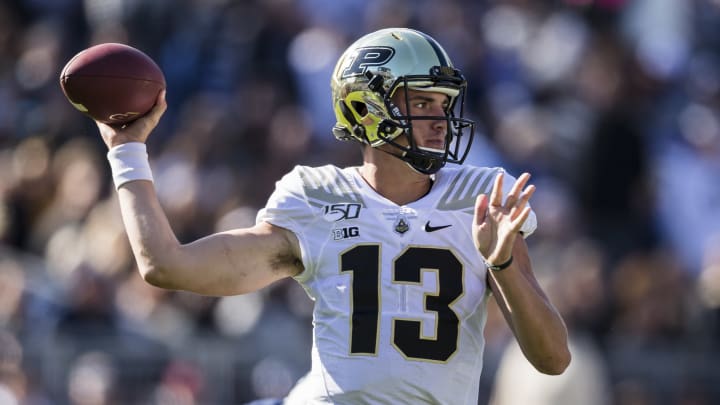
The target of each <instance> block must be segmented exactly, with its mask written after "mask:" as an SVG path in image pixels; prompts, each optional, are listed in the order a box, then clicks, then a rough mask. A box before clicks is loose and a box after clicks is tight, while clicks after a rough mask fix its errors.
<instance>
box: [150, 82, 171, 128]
mask: <svg viewBox="0 0 720 405" xmlns="http://www.w3.org/2000/svg"><path fill="white" fill-rule="evenodd" d="M165 93H166V91H165V90H163V91H161V92H160V93H158V96H157V100H155V105H154V106H153V108H152V109H151V110H150V112H149V113H148V114H147V116H148V119H149V120H150V121H151V122H152V123H153V124H154V125H153V126H155V125H157V123H158V122H160V117H162V115H163V114H164V113H165V111H166V110H167V101H165Z"/></svg>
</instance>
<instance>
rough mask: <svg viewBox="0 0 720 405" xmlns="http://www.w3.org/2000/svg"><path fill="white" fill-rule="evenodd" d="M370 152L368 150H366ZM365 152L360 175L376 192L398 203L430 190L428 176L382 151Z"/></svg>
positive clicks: (404, 202)
mask: <svg viewBox="0 0 720 405" xmlns="http://www.w3.org/2000/svg"><path fill="white" fill-rule="evenodd" d="M368 152H370V151H368ZM372 152H375V153H366V154H365V159H364V162H363V165H362V167H361V168H360V175H361V176H362V178H363V179H365V181H366V182H367V183H368V185H370V187H372V188H373V189H374V190H375V191H376V192H377V193H378V194H380V195H381V196H383V197H385V198H387V199H388V200H390V201H392V202H394V203H395V204H398V205H405V204H408V203H411V202H413V201H417V200H419V199H420V198H422V197H423V196H424V195H425V194H427V193H428V192H429V191H430V187H431V186H432V180H431V179H430V176H428V175H425V174H421V173H418V172H416V171H414V170H413V169H412V168H411V167H410V166H408V165H407V164H406V163H405V162H403V161H402V160H400V159H398V158H395V157H393V156H390V155H388V154H387V153H384V152H378V151H372Z"/></svg>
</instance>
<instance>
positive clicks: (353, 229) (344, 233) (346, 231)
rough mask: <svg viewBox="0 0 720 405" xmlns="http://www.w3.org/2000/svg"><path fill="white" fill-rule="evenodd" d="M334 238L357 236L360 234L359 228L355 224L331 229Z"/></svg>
mask: <svg viewBox="0 0 720 405" xmlns="http://www.w3.org/2000/svg"><path fill="white" fill-rule="evenodd" d="M332 235H333V239H334V240H342V239H348V238H357V237H358V236H360V229H359V228H358V227H357V226H348V227H345V228H338V229H333V230H332Z"/></svg>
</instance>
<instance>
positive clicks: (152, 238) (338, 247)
mask: <svg viewBox="0 0 720 405" xmlns="http://www.w3.org/2000/svg"><path fill="white" fill-rule="evenodd" d="M466 84H467V83H466V80H465V78H464V77H463V75H462V74H461V73H460V71H459V70H458V69H456V68H455V67H454V66H453V65H452V63H451V62H450V58H449V57H448V55H447V54H446V52H445V51H444V50H443V48H442V47H441V46H440V44H438V42H436V41H435V40H434V39H433V38H431V37H430V36H428V35H426V34H424V33H422V32H419V31H416V30H411V29H404V28H397V29H383V30H379V31H376V32H373V33H370V34H368V35H366V36H364V37H362V38H360V39H359V40H357V41H356V42H355V43H354V44H352V45H351V46H350V47H349V48H348V49H347V50H346V51H345V52H344V54H343V55H342V56H341V57H340V59H339V61H338V63H337V65H336V68H335V70H334V73H333V75H332V79H331V86H332V97H333V98H332V107H333V109H334V111H335V115H336V117H337V124H336V125H335V127H334V128H333V133H334V135H335V137H336V138H338V139H340V140H349V141H354V142H359V143H360V144H362V145H363V162H362V164H361V165H360V166H357V167H346V168H339V167H336V166H332V165H326V166H321V167H305V166H297V167H295V168H294V169H293V170H292V171H291V172H290V173H288V174H286V175H285V176H284V177H283V178H282V179H280V180H279V181H278V183H277V184H276V188H275V191H274V192H273V194H272V195H271V196H270V198H269V201H268V202H267V205H266V206H265V207H264V208H263V209H262V210H261V211H260V212H259V213H258V216H257V222H256V225H255V226H253V227H251V228H247V229H236V230H232V231H228V232H221V233H217V234H213V235H209V236H207V237H205V238H202V239H199V240H197V241H194V242H192V243H188V244H181V243H179V242H178V240H177V238H176V237H175V235H174V234H173V231H172V230H171V227H170V225H169V223H168V220H167V218H166V216H165V214H164V213H163V211H162V209H161V207H160V204H159V202H158V199H157V196H156V193H155V189H154V187H153V183H152V174H151V172H150V168H149V165H148V160H147V153H146V150H145V145H144V142H145V140H146V139H147V137H148V135H149V133H150V132H151V130H152V129H153V128H154V127H155V125H156V124H157V122H158V120H159V119H160V117H161V115H162V114H163V112H164V111H165V109H166V104H165V101H164V95H160V96H159V97H158V102H157V105H156V107H155V108H154V109H153V111H152V112H151V113H150V114H149V115H148V116H146V117H144V118H141V119H139V120H138V121H137V122H135V123H134V124H132V125H129V126H128V127H126V128H123V129H119V128H114V127H110V126H107V125H104V124H101V123H98V127H99V129H100V132H101V134H102V136H103V138H104V140H105V142H106V144H107V145H108V147H109V148H110V150H109V152H108V159H109V160H110V163H111V167H112V172H113V178H114V181H115V184H116V187H117V190H118V196H119V199H120V207H121V210H122V216H123V220H124V222H125V227H126V230H127V233H128V236H129V239H130V243H131V245H132V249H133V252H134V255H135V258H136V260H137V263H138V267H139V269H140V273H141V274H142V277H143V278H144V279H145V280H146V281H147V282H148V283H150V284H152V285H155V286H158V287H162V288H168V289H178V290H186V291H193V292H196V293H200V294H207V295H232V294H243V293H248V292H251V291H256V290H258V289H261V288H263V287H266V286H268V285H269V284H271V283H273V282H276V281H278V280H280V279H283V278H286V277H292V278H294V279H295V280H296V281H297V282H298V283H300V284H301V285H302V286H303V287H304V289H305V290H306V291H307V293H308V295H309V296H310V297H311V298H312V299H313V300H314V313H313V325H314V329H313V330H314V332H313V333H314V336H313V347H312V351H311V353H310V356H311V358H312V367H311V370H310V371H309V373H308V374H307V375H306V376H305V377H304V378H303V379H302V380H301V381H299V382H298V384H297V385H296V386H295V387H294V389H293V390H292V391H291V392H290V394H289V395H288V397H287V398H286V399H285V400H284V401H285V403H288V404H306V403H340V404H348V403H363V404H370V403H377V404H389V403H414V404H419V403H432V404H475V403H477V398H478V390H479V381H480V373H481V369H482V364H483V349H484V338H483V327H484V324H485V320H486V305H487V301H488V299H489V297H491V296H492V297H493V298H494V299H495V300H496V301H497V303H498V305H499V307H500V308H501V310H502V312H503V314H504V316H505V318H506V320H507V322H508V324H509V326H510V328H511V329H512V331H513V333H514V335H515V337H516V338H517V341H518V343H519V345H520V347H521V348H522V351H523V353H524V354H525V356H526V357H527V359H528V361H529V362H530V363H531V364H532V365H533V366H534V367H535V368H536V369H538V370H539V371H541V372H543V373H547V374H560V373H562V372H563V371H564V370H565V368H566V367H567V366H568V364H569V362H570V352H569V350H568V344H567V330H566V328H565V325H564V323H563V320H562V319H561V317H560V315H559V314H558V312H557V310H556V309H555V308H554V307H553V305H552V304H551V303H550V301H549V300H548V298H547V296H546V295H545V294H544V292H543V291H542V290H541V288H540V286H539V285H538V282H537V281H536V278H535V277H534V275H533V270H532V265H531V260H530V258H529V255H528V248H527V245H526V243H525V238H526V237H528V236H530V234H532V232H533V231H534V230H535V227H536V217H535V214H534V212H533V211H532V210H531V208H530V206H529V203H528V201H529V199H530V197H531V195H532V194H533V191H534V190H535V188H534V186H532V185H529V184H528V180H529V177H530V176H529V175H528V174H527V173H525V174H522V175H520V176H519V177H518V178H517V179H515V178H514V177H512V176H511V175H510V174H508V173H506V172H505V171H504V170H503V169H502V168H497V167H471V166H462V165H460V164H461V163H462V162H463V160H464V159H465V157H466V156H467V154H468V151H469V148H470V144H471V141H472V137H473V131H474V124H473V122H472V121H470V120H468V119H466V118H464V117H463V104H464V96H465V90H466ZM448 163H450V164H451V165H447V164H448Z"/></svg>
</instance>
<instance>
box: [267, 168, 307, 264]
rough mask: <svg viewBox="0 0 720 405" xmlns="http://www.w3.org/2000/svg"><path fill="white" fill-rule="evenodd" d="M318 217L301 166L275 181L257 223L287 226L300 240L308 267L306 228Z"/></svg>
mask: <svg viewBox="0 0 720 405" xmlns="http://www.w3.org/2000/svg"><path fill="white" fill-rule="evenodd" d="M315 218H316V216H315V215H313V210H312V207H311V206H310V204H309V203H308V200H307V198H306V196H305V192H304V189H303V186H302V180H301V177H300V172H299V167H295V168H294V169H293V170H292V171H291V172H289V173H287V174H286V175H285V176H283V177H282V178H281V179H280V180H279V181H278V182H277V183H275V190H274V191H273V193H272V194H271V195H270V198H269V199H268V201H267V203H266V204H265V207H264V208H262V209H261V210H260V211H258V214H257V217H256V219H255V222H256V223H260V222H268V223H270V224H272V225H275V226H279V227H281V228H285V229H287V230H289V231H291V232H293V233H294V234H295V236H296V237H297V239H298V241H299V242H300V249H301V253H302V256H303V257H302V261H303V264H304V265H305V268H308V267H309V265H310V262H308V260H309V259H310V258H309V255H308V254H307V252H309V250H308V243H309V242H308V240H307V238H306V237H305V232H303V230H304V229H306V228H307V226H308V224H309V223H311V222H312V221H314V220H315Z"/></svg>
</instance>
